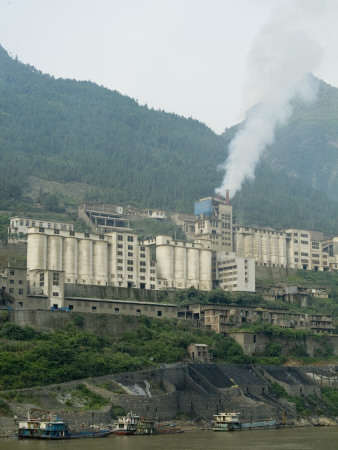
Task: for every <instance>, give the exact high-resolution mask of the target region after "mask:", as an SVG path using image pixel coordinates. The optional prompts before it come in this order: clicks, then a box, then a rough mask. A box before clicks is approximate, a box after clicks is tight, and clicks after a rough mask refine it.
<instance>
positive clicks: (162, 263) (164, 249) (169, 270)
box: [156, 244, 174, 287]
mask: <svg viewBox="0 0 338 450" xmlns="http://www.w3.org/2000/svg"><path fill="white" fill-rule="evenodd" d="M156 262H157V263H156V267H157V278H158V279H160V280H161V279H163V280H167V281H169V283H170V284H169V285H168V286H169V287H171V286H172V282H173V279H174V248H173V246H172V245H168V244H167V245H157V246H156Z"/></svg>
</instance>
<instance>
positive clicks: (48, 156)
mask: <svg viewBox="0 0 338 450" xmlns="http://www.w3.org/2000/svg"><path fill="white" fill-rule="evenodd" d="M0 88H1V89H0V130H1V133H0V149H1V153H0V162H1V167H2V168H3V173H1V174H0V175H3V176H0V179H3V178H5V179H6V180H7V181H8V183H9V182H10V181H11V183H12V184H13V183H14V187H15V186H17V188H18V189H17V191H15V189H14V188H13V186H11V187H7V193H8V195H9V194H10V195H11V196H12V197H13V199H20V198H21V196H22V192H23V190H24V188H25V184H24V183H23V180H25V179H26V178H27V177H28V176H31V175H35V176H37V177H40V178H44V179H47V180H57V181H61V182H70V181H72V182H73V181H81V182H86V183H89V184H91V185H93V186H96V187H97V188H98V192H99V193H100V197H101V200H102V201H110V202H117V203H122V204H123V203H127V202H130V201H131V200H133V201H135V202H137V203H138V204H140V205H144V206H145V207H150V206H152V207H161V208H162V207H163V206H164V205H166V208H172V209H173V208H175V209H178V210H180V209H181V210H185V209H186V208H189V209H191V207H192V202H193V200H194V199H195V198H196V197H199V196H203V195H204V194H205V192H213V190H214V188H215V185H217V184H219V183H220V180H221V175H220V174H218V175H217V174H216V166H217V164H218V163H220V162H221V161H222V160H223V159H224V158H225V149H224V145H223V140H222V139H221V138H220V137H219V136H216V135H215V134H214V133H213V132H212V131H211V130H210V129H209V128H207V127H206V126H205V125H203V124H201V123H199V122H198V121H196V120H192V119H184V118H182V117H179V116H177V115H175V114H167V113H165V112H163V111H154V110H150V109H148V108H147V107H146V106H140V105H138V104H137V102H136V101H135V100H133V99H131V98H128V97H126V96H122V95H121V94H119V93H118V92H116V91H110V90H108V89H105V88H103V87H99V86H97V85H95V84H93V83H90V82H76V81H73V80H62V79H58V80H55V79H54V78H53V77H50V76H47V75H43V74H42V73H41V72H39V71H38V70H36V69H35V68H33V67H30V66H27V65H23V64H20V63H19V62H18V61H15V60H12V59H11V58H10V57H9V56H8V55H7V53H6V52H5V50H4V49H2V48H0ZM206 174H209V175H208V176H206ZM17 180H20V183H18V181H17ZM201 180H203V183H201ZM182 193H184V195H182Z"/></svg>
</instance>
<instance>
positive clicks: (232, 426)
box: [212, 412, 278, 431]
mask: <svg viewBox="0 0 338 450" xmlns="http://www.w3.org/2000/svg"><path fill="white" fill-rule="evenodd" d="M239 416H240V413H238V412H222V413H219V414H215V415H214V420H213V422H212V429H213V431H236V430H252V429H264V428H276V427H277V426H278V424H277V421H276V420H274V419H268V420H255V421H251V422H242V421H240V420H239Z"/></svg>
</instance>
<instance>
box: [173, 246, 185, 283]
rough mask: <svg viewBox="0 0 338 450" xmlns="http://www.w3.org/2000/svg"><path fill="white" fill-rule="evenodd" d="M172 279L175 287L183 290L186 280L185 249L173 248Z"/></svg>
mask: <svg viewBox="0 0 338 450" xmlns="http://www.w3.org/2000/svg"><path fill="white" fill-rule="evenodd" d="M174 279H175V286H176V287H179V288H185V287H186V286H185V284H186V279H187V250H186V247H183V246H181V245H180V246H176V247H174Z"/></svg>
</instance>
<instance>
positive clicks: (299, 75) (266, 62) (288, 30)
mask: <svg viewBox="0 0 338 450" xmlns="http://www.w3.org/2000/svg"><path fill="white" fill-rule="evenodd" d="M310 3H311V2H310ZM310 3H308V2H305V3H303V2H298V3H295V4H293V3H292V2H291V3H290V2H285V4H284V2H283V6H286V7H285V8H284V9H278V10H274V13H273V15H272V17H271V19H270V21H269V23H268V24H267V25H266V26H265V27H264V28H263V29H262V30H261V32H260V33H259V35H258V36H257V37H256V40H255V41H254V45H253V48H252V50H251V55H250V63H249V70H248V73H249V76H250V85H249V86H248V87H249V89H248V92H250V93H252V92H254V93H255V94H256V95H259V96H260V101H259V103H258V104H256V106H254V107H253V108H252V109H251V110H250V111H249V113H248V114H247V116H246V119H245V121H244V124H243V127H242V128H241V129H240V130H239V131H238V132H237V134H236V135H235V137H234V138H233V139H232V141H231V142H230V144H229V153H228V157H227V159H226V160H225V162H224V163H223V164H222V165H221V166H219V169H220V170H224V171H225V174H224V179H223V182H222V184H221V186H220V187H219V188H217V189H216V190H215V191H216V192H217V193H220V194H222V195H224V194H225V193H226V189H227V188H229V189H231V196H233V195H235V193H236V192H237V191H238V190H240V188H241V185H242V183H243V181H244V180H245V179H246V178H248V179H253V178H254V171H255V168H256V165H257V163H258V161H259V159H260V157H261V155H262V153H263V151H264V150H265V148H266V147H267V146H268V145H271V144H272V143H273V142H274V134H275V130H276V128H277V127H278V126H283V125H285V124H286V123H287V121H288V120H289V119H290V117H291V115H292V113H293V106H292V101H293V100H294V99H295V98H299V99H301V100H303V101H305V102H310V101H313V100H314V99H315V98H316V93H317V88H318V81H317V80H316V79H315V78H314V77H313V76H311V75H310V72H312V71H313V70H314V69H315V68H316V66H317V65H318V64H319V61H320V59H321V55H322V49H321V48H320V46H319V45H318V44H317V43H316V42H315V41H313V40H312V39H311V38H310V37H309V36H308V35H307V34H306V33H305V32H302V31H301V27H299V23H298V20H297V19H299V17H301V15H300V16H297V15H295V9H296V8H294V6H295V5H298V7H299V6H302V7H303V8H306V7H307V6H309V4H310ZM317 6H318V5H317ZM298 9H299V8H298ZM299 12H302V11H299Z"/></svg>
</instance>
